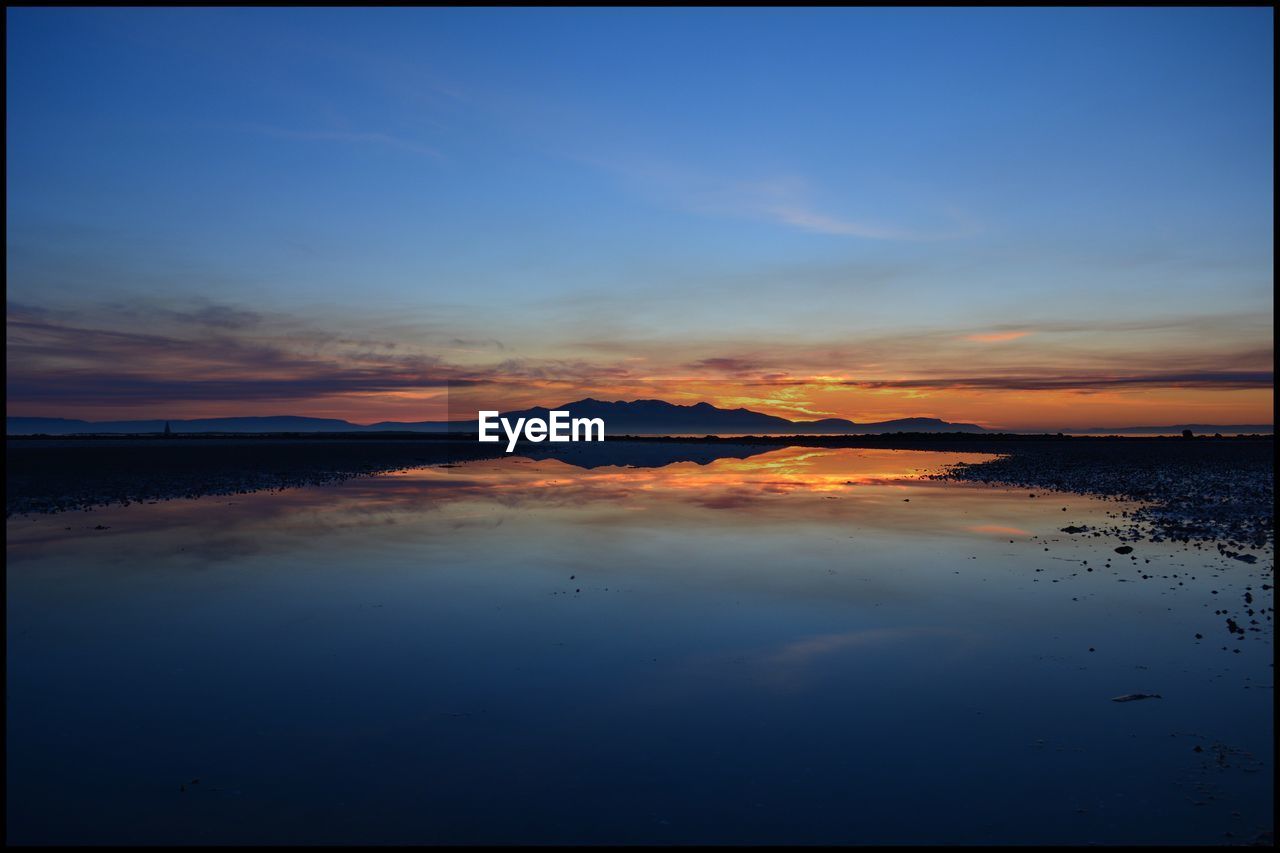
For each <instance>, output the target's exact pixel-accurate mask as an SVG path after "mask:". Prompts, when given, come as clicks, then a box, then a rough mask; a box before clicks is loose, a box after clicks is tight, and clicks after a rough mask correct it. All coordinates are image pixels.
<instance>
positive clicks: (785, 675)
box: [753, 626, 982, 690]
mask: <svg viewBox="0 0 1280 853" xmlns="http://www.w3.org/2000/svg"><path fill="white" fill-rule="evenodd" d="M981 643H982V639H981V638H980V637H979V636H978V635H976V634H974V633H972V632H969V631H962V630H957V629H953V628H940V627H930V626H918V627H902V628H868V629H864V630H860V631H848V632H845V633H839V634H821V635H818V636H813V637H806V638H804V639H800V640H795V641H793V642H789V643H786V644H784V645H783V646H782V647H781V648H777V649H774V650H772V651H768V652H766V653H764V654H763V655H761V656H760V657H758V658H757V659H756V660H755V661H754V667H753V670H754V674H755V677H756V679H757V681H758V683H760V684H761V685H764V686H767V687H770V688H773V689H779V690H799V689H803V688H805V687H807V686H808V685H809V684H810V683H811V682H812V681H815V680H819V681H820V680H821V678H820V676H819V674H818V671H819V670H821V669H822V667H823V666H839V665H841V664H842V663H843V662H844V661H846V660H847V659H848V656H849V655H855V654H856V656H857V657H859V658H866V657H869V656H882V657H884V658H886V659H895V658H898V657H900V656H902V655H904V654H906V653H907V649H905V648H903V647H904V646H907V645H914V646H924V647H926V649H927V651H926V652H925V653H927V654H930V655H932V656H934V657H936V658H939V659H944V660H959V659H961V658H965V657H968V656H970V655H972V654H973V653H974V651H975V650H976V649H977V648H978V647H979V646H980V645H981ZM920 653H921V650H920V649H915V650H913V651H912V652H911V654H920Z"/></svg>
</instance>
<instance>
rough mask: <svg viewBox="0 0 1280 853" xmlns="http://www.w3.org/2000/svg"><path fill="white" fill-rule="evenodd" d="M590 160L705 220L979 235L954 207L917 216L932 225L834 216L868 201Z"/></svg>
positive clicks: (875, 234) (792, 182) (778, 179)
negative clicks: (741, 220) (835, 209)
mask: <svg viewBox="0 0 1280 853" xmlns="http://www.w3.org/2000/svg"><path fill="white" fill-rule="evenodd" d="M586 162H588V163H590V164H591V165H594V166H596V167H598V168H602V169H605V170H606V171H609V172H612V173H613V174H615V175H618V176H620V177H621V178H622V179H623V180H624V181H626V182H627V183H628V184H629V185H631V186H633V187H635V188H636V189H637V190H638V191H639V192H641V193H642V194H645V195H648V196H650V197H652V198H654V199H655V200H659V201H662V202H664V203H667V204H673V205H675V206H677V207H681V208H683V209H685V210H688V211H691V212H693V213H698V214H701V215H704V216H716V217H731V218H737V219H754V220H758V221H766V222H772V223H775V224H777V225H781V226H785V227H787V228H792V229H798V230H801V231H808V232H810V233H814V234H826V235H829V236H835V237H853V238H858V239H863V240H902V241H933V240H950V239H956V238H961V237H969V236H972V235H974V234H977V233H979V232H980V231H981V228H980V226H979V225H978V223H977V222H976V220H974V219H973V217H971V216H970V215H968V214H966V213H964V212H963V211H961V210H959V209H958V208H956V207H955V206H953V205H950V206H947V207H946V208H945V209H943V210H941V211H933V210H921V211H919V213H918V216H917V218H919V219H924V220H933V221H934V222H935V224H933V225H914V224H913V225H905V224H903V223H901V222H896V221H894V220H893V218H892V217H890V216H888V215H884V214H881V215H876V214H874V213H867V214H864V215H856V216H855V215H849V214H843V213H834V212H832V210H831V209H832V208H850V209H856V208H858V207H859V206H865V203H863V205H860V204H859V200H858V199H854V198H846V197H844V196H846V195H847V194H845V193H841V192H839V191H836V190H834V189H832V188H829V187H822V188H820V187H819V186H817V185H815V183H814V182H812V181H811V180H809V179H808V178H804V177H798V176H794V175H782V176H774V177H768V178H758V179H746V180H744V179H741V178H726V177H722V176H719V175H716V174H714V173H712V172H706V171H704V172H699V171H696V170H691V169H686V168H682V167H678V166H673V165H671V164H667V163H660V162H653V161H637V160H619V159H609V158H600V159H587V160H586ZM823 200H825V203H824V201H823Z"/></svg>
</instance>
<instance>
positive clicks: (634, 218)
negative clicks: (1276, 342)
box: [7, 9, 1274, 422]
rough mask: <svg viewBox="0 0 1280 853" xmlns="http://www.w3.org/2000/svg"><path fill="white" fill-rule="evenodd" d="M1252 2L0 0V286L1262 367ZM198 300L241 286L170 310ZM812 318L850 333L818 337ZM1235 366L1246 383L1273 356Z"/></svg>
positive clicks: (97, 401) (51, 362) (202, 339)
mask: <svg viewBox="0 0 1280 853" xmlns="http://www.w3.org/2000/svg"><path fill="white" fill-rule="evenodd" d="M1272 23H1273V18H1272V12H1271V10H1270V9H1217V10H1215V9H1164V10H1161V9H1136V10H1119V9H1116V10H1108V9H1058V10H1000V9H970V10H942V9H896V10H868V9H832V10H815V9H808V10H785V11H784V10H587V11H581V10H511V9H499V10H447V9H370V10H333V9H323V10H305V9H277V10H267V9H259V10H198V9H178V10H53V9H12V10H9V12H8V67H7V97H8V108H7V118H8V152H9V153H8V158H7V177H8V183H9V191H8V198H7V205H8V235H7V239H8V250H9V251H8V262H7V266H8V279H9V302H10V312H9V313H10V315H11V317H12V316H13V314H14V311H15V310H21V311H33V312H37V313H39V314H40V316H42V317H44V318H45V320H47V321H48V322H53V323H56V324H61V327H63V328H66V329H87V328H91V329H93V330H95V331H99V332H102V333H104V334H107V333H120V334H124V333H129V334H132V333H136V332H140V331H146V332H147V333H161V332H163V334H165V335H166V336H168V337H171V338H173V339H175V340H180V339H184V336H187V337H191V338H193V339H194V340H195V341H196V343H200V344H205V343H208V339H209V338H210V336H211V335H212V336H217V335H222V336H229V335H233V334H239V333H240V332H243V336H251V337H252V338H253V340H254V342H255V343H256V344H261V345H266V344H265V343H264V342H269V343H270V345H271V346H273V347H276V348H280V347H281V346H284V344H282V343H281V341H292V342H293V343H292V344H289V346H290V347H292V349H290V356H291V357H304V356H305V357H312V356H314V357H315V358H318V359H321V360H327V361H332V362H342V361H343V359H349V356H350V353H349V352H347V353H345V354H344V352H343V351H340V349H338V348H335V347H334V346H333V345H332V341H333V340H335V339H340V338H342V339H346V338H349V339H352V340H355V339H359V340H361V341H364V342H366V343H368V344H376V345H378V346H383V347H387V346H388V345H390V348H398V351H399V352H405V351H407V350H413V351H414V353H415V356H416V357H418V358H420V359H426V360H429V361H434V362H438V363H439V364H440V365H441V366H442V368H443V367H447V368H459V367H465V368H467V369H468V370H480V369H482V368H487V369H489V370H491V371H493V372H495V373H502V372H503V371H504V370H505V371H506V372H507V373H510V374H512V375H517V376H518V375H522V371H525V372H527V373H528V374H529V375H532V376H537V377H541V378H547V377H550V376H552V374H554V373H555V372H556V371H557V370H560V371H561V372H563V371H564V370H566V369H568V368H566V367H565V365H571V364H576V365H578V366H577V367H575V368H573V369H574V370H577V371H578V372H579V373H581V372H582V371H584V370H588V369H590V370H594V369H596V368H599V369H600V370H603V371H606V372H607V371H616V370H617V369H618V365H620V364H624V363H626V362H628V360H630V361H631V362H635V361H636V360H640V361H643V362H645V363H647V364H649V365H650V368H649V369H648V370H646V371H644V376H643V377H641V376H639V375H638V374H633V377H632V378H637V379H639V378H645V379H653V378H654V377H656V376H658V375H663V376H669V377H682V378H683V377H684V374H687V373H689V370H688V369H687V368H688V366H689V365H690V364H697V363H702V362H706V361H707V359H709V358H718V357H723V358H735V359H738V360H739V363H746V362H748V361H751V362H752V363H754V364H757V365H758V367H759V369H758V370H757V371H756V375H754V376H753V379H754V380H757V381H759V380H762V379H763V378H764V377H767V376H775V375H785V376H788V377H791V378H800V377H808V378H813V377H814V376H817V375H819V374H821V375H823V376H826V375H829V374H831V373H832V371H835V370H837V368H838V367H840V366H841V365H843V370H844V372H843V373H842V374H841V375H842V376H846V378H849V377H850V376H853V377H854V378H858V377H862V378H867V377H870V378H879V379H886V378H892V377H898V378H904V377H915V376H917V375H918V374H921V373H928V372H929V371H930V367H929V362H928V359H927V358H924V357H921V356H920V353H919V346H917V347H915V348H913V349H912V350H911V353H912V355H911V358H910V359H906V360H904V358H903V356H902V353H901V352H899V351H898V350H897V349H895V347H893V346H892V345H890V344H886V343H884V342H886V341H888V342H893V341H903V342H910V341H933V340H935V337H936V336H937V335H939V334H952V333H954V335H958V336H960V337H962V338H963V337H965V336H969V335H974V334H982V333H983V332H984V330H995V332H999V331H1000V330H1006V331H1007V330H1019V331H1026V330H1030V334H1028V335H1025V336H1023V337H1024V338H1026V340H1021V342H1020V343H1019V344H1017V346H1022V347H1024V349H1023V350H1019V351H1017V352H1016V353H1010V352H1009V351H1008V350H1009V348H1008V347H1005V348H1002V349H1001V351H1000V352H998V353H995V354H974V355H973V358H972V365H973V367H974V368H976V369H981V370H985V371H986V372H988V373H991V374H992V375H996V374H999V375H1005V374H1008V373H1009V371H1010V370H1011V369H1013V366H1014V365H1021V366H1022V367H1025V368H1026V369H1029V370H1032V371H1042V372H1043V371H1047V372H1048V373H1051V374H1057V373H1063V372H1064V371H1066V372H1070V371H1071V370H1072V369H1073V367H1078V366H1079V364H1078V360H1079V355H1080V353H1082V352H1083V353H1086V354H1088V355H1089V357H1090V358H1091V359H1092V358H1093V357H1094V356H1098V355H1099V354H1101V355H1100V356H1099V358H1100V359H1101V361H1099V363H1097V364H1090V365H1089V368H1090V375H1094V374H1096V372H1097V370H1098V369H1102V368H1103V367H1105V369H1106V370H1109V371H1112V372H1115V371H1123V370H1124V369H1130V368H1132V367H1133V365H1135V364H1137V365H1146V364H1147V363H1148V362H1150V363H1151V364H1156V365H1158V364H1159V363H1160V361H1161V359H1162V358H1168V357H1172V356H1176V355H1178V354H1182V355H1185V354H1186V353H1187V352H1189V351H1190V352H1193V353H1195V354H1196V355H1197V357H1198V358H1199V359H1200V360H1199V361H1196V362H1195V363H1194V364H1183V363H1182V362H1178V364H1177V365H1175V366H1174V372H1177V371H1178V370H1182V371H1184V372H1185V371H1186V370H1193V371H1194V372H1197V373H1204V372H1211V371H1212V370H1219V371H1224V372H1226V371H1234V372H1237V373H1238V372H1239V371H1241V370H1251V371H1254V372H1257V371H1258V370H1261V369H1262V367H1260V360H1261V355H1265V354H1267V353H1269V352H1270V350H1271V347H1272V327H1271V322H1270V319H1269V314H1270V311H1271V308H1272V304H1273V301H1272V281H1273V259H1272V238H1271V232H1272V228H1273V209H1272V208H1273V197H1272V189H1271V187H1272V177H1273V168H1274V165H1273V159H1272V149H1273V119H1274V116H1273V109H1272V101H1273V90H1272V86H1273V83H1272V78H1273V64H1274V58H1273V50H1274V48H1273V41H1272ZM14 306H17V309H15V307H14ZM209 310H213V311H214V312H215V314H207V315H202V316H223V317H227V316H236V315H235V314H234V312H240V314H239V315H238V316H242V317H249V316H252V317H255V318H258V319H257V320H256V321H255V323H254V324H253V325H254V329H253V330H252V332H249V331H244V330H239V331H235V332H233V330H232V329H231V327H230V326H228V325H227V324H225V323H224V324H223V325H221V326H218V325H216V324H215V325H214V326H213V327H211V328H210V327H208V326H207V325H206V326H201V325H200V324H196V325H195V326H192V324H191V323H186V324H185V325H183V324H182V323H178V325H176V326H175V325H174V323H175V321H174V319H173V318H174V317H175V316H177V315H184V316H186V315H192V314H193V313H199V312H201V311H209ZM217 311H223V312H232V313H231V314H225V313H224V314H222V315H216V312H217ZM49 318H53V319H52V320H50V319H49ZM1197 323H1202V326H1203V328H1204V329H1205V330H1212V331H1211V332H1210V333H1209V337H1205V336H1198V337H1189V336H1192V335H1194V334H1195V331H1194V330H1195V329H1196V328H1197ZM1135 329H1138V330H1139V331H1135ZM219 330H221V331H219ZM1063 336H1066V337H1063ZM1210 337H1211V338H1212V339H1209V338H1210ZM22 340H25V339H22ZM236 341H237V342H240V343H243V340H242V338H236ZM458 341H464V342H466V343H465V344H458V343H457V342H458ZM485 342H491V343H485ZM18 343H19V344H20V343H21V341H19V342H18ZM1032 343H1034V344H1035V347H1034V348H1032V347H1031V346H1030V345H1031V344H1032ZM923 345H924V344H921V346H923ZM849 347H855V348H856V351H855V352H846V350H847V348H849ZM868 347H870V348H871V350H873V351H868V350H867V348H868ZM8 348H9V354H10V356H11V358H12V357H13V356H15V355H17V356H18V357H19V361H20V362H21V363H22V365H24V366H23V367H21V369H22V370H23V371H26V372H24V373H22V378H23V379H24V381H25V380H27V379H30V380H31V384H32V385H34V384H35V380H36V378H37V377H39V376H40V375H41V371H45V372H46V373H49V375H50V376H52V375H53V374H55V373H56V374H57V375H59V376H62V375H64V374H65V373H66V371H67V370H70V369H71V368H68V367H67V366H66V365H61V366H59V365H58V364H57V363H56V362H57V359H54V358H52V356H51V355H50V354H49V352H48V349H47V348H44V349H41V348H39V347H35V348H23V347H21V346H15V332H14V329H13V327H12V323H11V328H10V334H9V347H8ZM833 348H836V349H840V350H841V352H844V353H845V355H846V356H847V358H846V359H845V360H844V362H841V361H840V359H839V358H835V359H826V360H824V358H822V357H820V356H821V354H822V353H829V352H831V351H832V349H833ZM841 348H845V349H841ZM366 349H368V347H366ZM673 349H674V350H679V352H680V356H679V357H672V358H667V359H666V360H665V361H664V360H663V354H664V353H668V352H670V351H672V350H673ZM95 352H97V351H95ZM131 353H132V351H131ZM926 355H927V353H926ZM1102 356H1105V358H1102ZM95 357H99V356H98V355H86V356H85V357H84V358H82V359H81V360H80V361H79V362H77V365H76V366H75V367H74V371H75V372H76V373H77V376H79V377H80V379H84V378H85V376H87V375H90V374H92V373H93V364H92V359H93V358H95ZM130 357H134V358H141V357H143V356H141V355H139V354H138V353H132V355H131V356H130ZM1073 359H1075V361H1074V362H1073ZM936 360H937V369H938V370H942V369H943V368H946V367H948V366H950V365H953V364H954V361H955V355H954V353H952V352H951V351H950V350H948V349H946V348H945V347H943V348H939V349H936ZM1175 360H1176V358H1175ZM1268 360H1269V359H1268ZM1102 361H1105V365H1104V364H1102ZM1171 363H1172V362H1171ZM504 365H506V366H508V367H509V369H508V368H504ZM584 365H585V366H584ZM198 367H199V366H198V365H188V368H190V370H189V375H190V378H191V381H192V382H198V381H200V377H201V376H202V375H204V373H206V372H207V370H205V371H202V370H201V369H197V368H198ZM139 369H141V368H139ZM1143 369H1146V368H1145V367H1144V368H1143ZM1150 369H1153V370H1154V369H1156V368H1155V367H1152V368H1150ZM50 371H52V373H50ZM59 371H61V372H59ZM877 371H878V372H877ZM570 372H572V371H570ZM943 372H945V371H943ZM846 374H848V375H846ZM699 375H700V376H702V375H701V374H699ZM703 378H707V379H712V378H715V377H711V376H705V377H703ZM721 378H722V379H726V380H727V379H730V378H732V377H728V376H725V377H721ZM11 379H12V373H11ZM1264 385H1265V386H1266V387H1265V388H1264ZM24 387H26V386H24ZM164 387H166V388H168V389H170V390H172V383H168V384H166V385H165V386H164ZM377 387H380V386H377V385H376V383H375V384H374V386H371V389H370V394H371V395H372V394H374V393H375V391H376V388H377ZM1171 387H1173V386H1171ZM1239 390H1240V389H1237V388H1232V389H1230V390H1229V391H1226V390H1224V393H1235V392H1236V391H1239ZM1253 390H1254V392H1260V393H1254V394H1253V396H1252V397H1250V398H1249V400H1250V401H1251V402H1249V403H1248V405H1249V406H1253V407H1254V408H1258V407H1260V406H1261V405H1262V404H1263V403H1265V404H1266V405H1267V406H1268V407H1269V405H1270V402H1269V401H1270V390H1269V383H1262V384H1259V385H1257V386H1256V387H1255V388H1254V389H1253ZM1198 393H1200V392H1198ZM739 396H742V395H739ZM194 399H201V400H204V399H206V398H205V397H203V396H197V397H195V398H194ZM842 399H843V398H842ZM1222 399H1227V398H1222ZM1232 399H1236V398H1232ZM10 402H11V403H14V402H18V403H21V405H22V407H23V409H24V410H28V409H30V410H35V409H40V410H41V412H43V411H45V410H48V409H50V406H41V405H40V404H41V402H42V401H41V400H40V399H38V398H35V399H26V398H23V399H20V400H16V401H15V399H14V397H13V395H12V393H11V394H10ZM50 402H51V405H52V401H50ZM224 402H226V403H227V405H230V404H231V403H234V400H229V401H224ZM775 402H777V401H775ZM809 402H810V403H813V401H812V400H810V401H809ZM1148 402H1149V401H1148ZM339 403H340V401H337V400H330V401H329V402H326V403H324V404H323V405H322V406H321V408H324V407H326V406H327V407H329V408H327V409H326V411H329V410H333V411H336V410H337V409H334V408H333V407H334V406H337V407H338V408H341V405H339ZM896 403H903V404H904V405H905V403H904V401H903V400H897V401H895V404H896ZM938 404H939V401H938V400H933V401H931V402H930V403H928V404H925V408H926V409H927V408H929V406H931V405H932V406H934V407H935V408H936V405H938ZM72 405H73V403H72V401H71V400H70V398H69V397H68V398H64V399H62V400H61V401H60V402H59V403H58V407H71V406H72ZM83 405H84V406H85V407H87V408H95V409H103V410H107V409H110V410H111V411H113V412H117V413H119V412H118V411H117V410H118V409H119V407H120V406H125V407H132V408H138V407H140V406H143V403H142V402H140V401H139V400H137V399H132V398H131V399H130V400H129V401H123V400H117V401H115V402H112V401H111V400H109V399H105V398H101V397H94V398H93V399H92V400H85V401H84V403H83ZM219 405H220V406H221V404H219ZM307 405H309V406H312V407H313V408H314V406H316V405H320V404H319V403H318V402H317V401H312V402H310V403H308V404H307ZM815 405H816V409H817V410H826V409H823V406H822V405H817V404H815ZM841 405H844V406H846V407H847V406H848V405H854V403H851V402H850V401H849V400H845V401H844V402H843V403H841ZM913 405H914V404H913ZM1134 405H1136V406H1137V408H1136V409H1134V410H1133V414H1134V416H1135V417H1136V416H1138V415H1139V414H1142V415H1146V414H1148V413H1150V414H1154V412H1152V411H1151V410H1150V407H1147V408H1145V409H1144V408H1143V405H1140V404H1139V403H1135V404H1134ZM1231 405H1236V404H1235V403H1232V404H1231ZM1242 405H1243V404H1242ZM281 407H283V408H285V409H287V408H290V405H289V404H288V403H287V402H285V403H282V404H281V406H277V407H276V408H277V409H281ZM224 408H225V407H224ZM293 408H297V407H296V406H293ZM348 408H349V407H348ZM855 408H857V406H856V405H855ZM863 408H866V407H865V406H864V407H863ZM890 408H894V407H893V406H890ZM897 408H898V409H901V408H902V406H901V405H899V406H897ZM827 409H830V407H829V406H828V407H827ZM315 410H316V411H319V409H315ZM880 410H883V406H882V407H881V408H880V409H877V411H880ZM859 411H861V410H859ZM885 411H887V410H885ZM895 411H897V409H895ZM912 411H915V410H912ZM921 411H923V410H921ZM903 412H904V413H905V412H906V410H905V409H903ZM32 413H35V412H34V411H32ZM841 413H845V414H849V413H852V412H848V411H844V410H842V412H841ZM969 414H970V416H971V417H972V412H971V411H970V412H969ZM1268 419H1269V418H1268ZM986 420H987V421H988V422H994V421H996V420H999V417H997V416H996V415H993V416H992V417H989V418H986Z"/></svg>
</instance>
